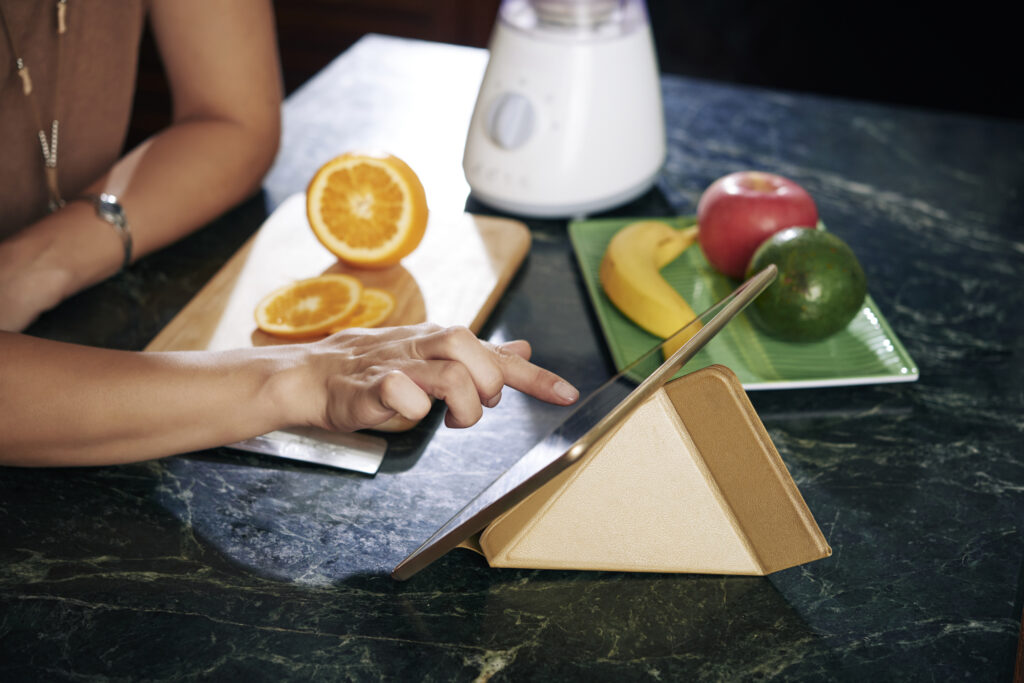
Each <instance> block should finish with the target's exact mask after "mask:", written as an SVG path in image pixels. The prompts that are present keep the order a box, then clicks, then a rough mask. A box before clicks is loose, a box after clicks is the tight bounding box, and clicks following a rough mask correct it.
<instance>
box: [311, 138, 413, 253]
mask: <svg viewBox="0 0 1024 683" xmlns="http://www.w3.org/2000/svg"><path fill="white" fill-rule="evenodd" d="M306 216H307V217H308V218H309V225H310V227H312V228H313V232H314V233H315V234H316V236H317V239H319V240H320V242H321V243H322V244H323V245H324V246H325V247H327V249H329V250H330V251H331V252H332V253H333V254H334V255H335V256H337V257H338V258H339V259H341V260H342V261H343V262H345V263H348V264H350V265H353V266H359V267H362V268H384V267H386V266H391V265H394V264H396V263H398V262H399V261H401V260H402V259H403V258H405V257H406V256H408V255H409V254H410V253H412V251H413V250H414V249H415V248H416V247H417V246H419V243H420V241H421V240H422V239H423V233H424V232H425V231H426V229H427V196H426V193H425V192H424V190H423V184H422V183H420V179H419V178H418V177H417V175H416V173H414V172H413V170H412V169H411V168H409V166H408V165H407V164H406V163H405V162H404V161H402V160H401V159H399V158H398V157H395V156H392V155H390V154H372V153H366V152H350V153H348V154H342V155H341V156H339V157H336V158H335V159H332V160H331V161H328V162H327V163H326V164H324V165H323V166H321V167H320V170H318V171H317V172H316V174H315V175H314V176H313V180H311V181H310V183H309V187H308V188H307V189H306Z"/></svg>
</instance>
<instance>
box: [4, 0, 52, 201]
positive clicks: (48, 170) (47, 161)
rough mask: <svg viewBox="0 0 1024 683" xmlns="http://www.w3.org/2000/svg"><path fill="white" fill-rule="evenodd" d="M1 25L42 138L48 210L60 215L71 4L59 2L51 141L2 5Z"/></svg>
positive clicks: (29, 75) (40, 145)
mask: <svg viewBox="0 0 1024 683" xmlns="http://www.w3.org/2000/svg"><path fill="white" fill-rule="evenodd" d="M0 24H3V29H4V35H5V36H6V38H7V45H8V47H10V49H11V55H12V56H13V57H14V68H15V69H16V70H17V73H18V76H19V77H20V78H21V89H22V92H23V93H24V94H25V98H26V99H27V100H28V102H29V106H30V107H31V109H32V114H33V116H35V123H36V129H37V131H36V135H37V137H38V138H39V151H40V152H41V153H42V157H43V171H44V173H45V175H46V188H47V191H48V192H49V195H50V199H49V204H48V207H47V208H49V210H50V212H53V211H56V210H57V209H59V208H60V207H62V206H64V199H63V197H61V194H60V184H59V183H58V180H57V144H58V142H59V141H60V120H59V119H58V117H57V113H58V111H59V104H60V101H59V97H60V88H59V85H60V63H61V43H62V42H63V41H62V40H61V38H62V37H63V35H64V33H66V32H67V0H57V60H56V67H55V68H54V77H53V119H52V121H51V122H50V136H49V138H47V136H46V132H45V126H44V125H43V115H42V112H41V110H40V108H39V103H38V102H37V101H36V98H35V95H34V94H33V87H32V76H31V74H30V73H29V69H28V64H26V63H25V59H24V57H22V54H21V52H19V51H18V48H17V47H16V45H15V43H14V36H13V35H12V34H11V27H10V25H9V24H8V23H7V15H6V14H5V13H4V8H3V5H0Z"/></svg>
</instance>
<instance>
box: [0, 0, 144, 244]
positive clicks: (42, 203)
mask: <svg viewBox="0 0 1024 683" xmlns="http://www.w3.org/2000/svg"><path fill="white" fill-rule="evenodd" d="M0 3H2V7H3V11H4V16H5V17H6V19H7V25H8V28H9V29H10V32H11V36H12V38H13V39H14V44H15V46H16V47H17V49H18V50H19V51H20V52H21V53H22V54H21V55H19V56H21V57H22V58H23V59H24V61H25V64H26V65H27V66H28V68H29V73H30V74H31V76H32V86H33V96H34V97H35V100H36V102H37V103H38V106H39V110H40V115H41V117H42V122H43V130H44V132H45V133H46V136H47V139H49V135H50V122H51V121H52V120H53V119H54V118H57V119H58V120H59V121H60V136H59V143H58V150H57V151H58V163H57V171H58V178H59V183H60V190H61V195H62V196H63V197H64V198H65V199H71V198H74V197H76V196H77V195H78V194H80V193H81V192H82V190H83V189H84V188H85V187H86V186H87V185H88V184H89V183H91V182H92V181H94V180H95V179H96V178H97V177H99V176H100V175H101V174H102V173H104V172H105V171H106V170H108V169H109V168H110V166H111V165H112V164H113V163H114V162H115V161H116V160H117V159H118V158H119V157H120V156H121V152H122V146H123V145H124V140H125V136H126V135H127V132H128V123H129V118H130V116H131V109H132V97H133V93H134V88H135V73H136V68H137V66H138V53H139V42H140V40H141V38H142V29H143V25H144V21H145V14H146V10H145V6H144V2H143V0H131V1H128V0H106V1H101V0H89V1H84V0H68V3H67V32H66V33H64V34H63V36H61V41H63V42H62V45H61V50H60V69H59V76H60V78H59V83H58V84H57V87H58V88H59V90H58V92H57V94H56V102H57V111H56V114H54V100H55V98H54V79H55V77H56V76H57V71H58V70H57V66H58V65H57V59H56V57H57V11H56V4H57V3H56V0H48V1H37V0H0ZM37 130H38V125H37V121H36V117H35V114H34V113H33V109H32V104H31V102H29V100H28V98H27V97H26V96H25V95H24V93H23V92H22V81H21V78H20V77H19V76H18V73H17V68H16V66H15V58H14V55H13V54H12V52H11V46H10V45H8V42H7V39H6V37H5V36H4V35H3V34H2V33H0V239H2V238H3V237H6V236H8V235H10V234H12V233H13V232H16V231H17V230H19V229H21V228H23V227H24V226H26V225H28V224H30V223H32V222H34V221H36V220H38V219H39V218H40V217H41V216H43V215H45V213H46V207H47V201H48V194H47V191H46V179H45V174H44V170H43V169H44V166H43V157H42V153H41V151H40V144H39V137H38V133H37Z"/></svg>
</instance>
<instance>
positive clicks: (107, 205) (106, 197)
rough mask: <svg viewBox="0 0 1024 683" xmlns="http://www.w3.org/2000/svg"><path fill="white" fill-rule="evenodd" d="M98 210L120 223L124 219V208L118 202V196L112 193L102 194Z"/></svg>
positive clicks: (97, 205) (104, 215) (109, 218)
mask: <svg viewBox="0 0 1024 683" xmlns="http://www.w3.org/2000/svg"><path fill="white" fill-rule="evenodd" d="M96 210H97V211H99V212H100V214H101V215H102V216H103V217H104V218H105V219H106V220H109V221H116V222H118V223H120V222H122V221H123V220H124V209H122V208H121V205H120V204H118V203H117V197H115V196H114V195H112V194H102V195H100V199H99V202H98V203H97V204H96Z"/></svg>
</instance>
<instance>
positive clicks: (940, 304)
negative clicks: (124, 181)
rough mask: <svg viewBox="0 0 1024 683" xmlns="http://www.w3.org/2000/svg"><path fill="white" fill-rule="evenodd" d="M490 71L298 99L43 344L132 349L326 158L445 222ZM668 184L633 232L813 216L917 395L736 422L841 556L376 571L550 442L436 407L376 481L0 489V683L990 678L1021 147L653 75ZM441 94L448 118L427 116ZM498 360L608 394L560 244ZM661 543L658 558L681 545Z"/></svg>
mask: <svg viewBox="0 0 1024 683" xmlns="http://www.w3.org/2000/svg"><path fill="white" fill-rule="evenodd" d="M485 63H486V55H485V53H483V52H481V51H478V50H470V49H466V48H453V47H451V46H439V45H432V44H429V43H418V42H414V41H403V40H397V39H387V38H382V37H374V36H371V37H369V38H367V39H364V40H363V41H361V42H360V43H359V44H357V45H356V46H355V47H354V48H352V50H350V51H349V52H347V53H345V54H344V55H343V56H341V57H340V58H339V59H338V60H337V61H336V62H335V63H333V64H332V65H331V66H330V67H329V68H327V69H326V70H325V71H324V72H322V73H321V74H320V75H319V76H318V77H317V78H316V79H314V80H313V81H311V82H310V83H309V84H308V85H307V86H305V87H304V88H303V89H302V90H300V91H299V92H297V93H296V94H295V95H294V96H292V97H291V98H290V99H289V101H288V102H287V103H286V108H285V131H284V143H283V146H282V151H281V154H280V155H279V158H278V161H277V164H276V165H275V167H274V169H273V170H272V171H271V174H270V175H269V176H268V179H267V183H266V184H265V186H264V194H263V195H262V196H261V197H257V198H255V199H253V200H252V201H249V202H247V203H245V204H244V205H242V206H241V207H239V208H238V209H236V210H235V211H232V212H231V213H229V214H228V215H226V216H225V217H224V218H222V219H220V220H218V221H216V222H215V223H214V224H212V225H211V226H209V227H208V228H207V229H206V230H204V231H202V232H200V233H198V234H197V235H195V236H193V237H190V238H188V239H186V240H183V241H182V242H181V243H179V244H177V245H174V246H172V247H171V248H170V249H168V250H167V251H165V252H162V253H161V254H158V255H155V256H153V257H150V258H147V259H145V260H143V261H142V262H140V263H139V264H136V265H135V266H133V267H132V268H131V269H129V270H128V271H127V272H125V273H123V274H122V275H120V276H118V277H116V278H114V279H113V280H111V281H109V282H107V283H104V284H102V285H100V286H98V287H96V288H94V289H92V290H89V291H87V292H85V293H83V294H81V295H79V296H77V297H75V298H74V299H72V300H70V301H68V302H66V303H65V304H64V305H62V306H61V307H59V308H58V309H57V310H55V311H54V312H52V313H51V314H49V315H47V316H45V317H44V318H43V319H41V320H40V321H39V323H37V324H36V325H35V326H34V327H33V328H32V330H30V332H31V333H32V334H37V335H40V336H46V337H51V338H57V339H64V340H71V341H76V342H80V343H92V344H101V345H106V346H113V347H117V348H128V349H138V348H142V347H143V346H144V345H145V344H146V343H147V342H148V341H149V340H150V339H151V338H152V337H153V336H154V335H155V334H156V333H157V332H158V331H159V330H160V329H161V328H162V327H163V326H164V325H166V323H167V322H168V321H169V320H170V319H171V318H172V317H173V315H174V314H175V313H176V312H177V311H178V310H180V308H181V307H182V306H183V305H184V304H185V303H186V302H187V301H188V300H189V299H190V298H191V297H192V296H193V295H194V294H195V293H196V291H198V289H199V288H200V287H201V286H202V284H203V283H204V282H205V281H206V280H207V279H208V278H209V277H210V276H211V275H212V274H213V273H214V272H215V271H216V269H217V268H218V267H219V266H220V265H221V264H222V263H223V262H224V261H225V260H226V259H227V258H228V256H229V255H230V254H231V253H233V251H234V250H235V249H237V248H238V246H240V244H241V243H242V242H243V241H244V240H245V239H246V238H247V237H248V235H250V234H252V232H253V231H254V230H256V229H257V228H258V226H259V224H260V223H261V221H262V220H263V219H264V218H265V216H266V215H267V213H268V212H269V211H272V210H273V208H274V207H275V206H276V205H277V204H278V203H279V202H280V201H281V200H283V198H285V197H287V196H289V195H290V194H292V193H294V192H296V191H301V190H302V189H303V187H304V186H305V182H306V179H308V177H309V176H310V175H311V173H312V171H313V170H314V169H315V168H316V166H317V165H318V164H319V163H320V162H322V161H323V160H325V159H326V158H327V156H329V155H330V154H331V153H334V152H341V151H344V150H345V149H348V148H353V147H362V146H364V145H368V144H374V145H384V146H387V147H389V148H391V149H392V150H393V151H394V152H396V153H398V154H399V155H405V156H407V157H409V158H410V159H411V160H414V161H415V162H416V163H415V164H414V166H415V167H416V168H422V169H423V174H424V176H425V178H426V182H428V183H429V188H428V189H430V192H431V194H430V196H431V203H432V209H436V210H449V209H452V208H455V209H458V210H462V209H464V208H465V209H469V210H474V211H480V212H489V209H487V207H485V206H483V205H481V204H479V203H477V202H476V201H475V200H474V199H472V198H471V197H468V188H467V187H466V185H465V183H464V180H463V178H462V175H461V168H460V162H461V152H462V147H461V145H462V141H463V139H464V138H463V136H464V130H465V128H464V126H465V123H466V122H467V121H468V116H469V110H470V109H471V107H472V104H473V101H474V99H475V95H476V87H477V84H478V83H479V78H480V75H481V74H482V71H483V68H484V65H485ZM663 86H664V102H665V108H666V119H667V122H668V142H669V150H668V158H667V160H666V164H665V167H664V170H663V172H662V174H661V176H660V177H659V179H658V182H657V185H656V187H655V188H653V189H652V190H651V191H650V192H648V193H647V194H645V195H644V196H642V197H640V198H638V199H637V200H636V201H634V202H632V203H630V204H629V205H626V206H623V207H619V208H618V209H615V210H614V211H611V212H609V214H610V215H619V216H657V215H672V214H689V213H693V212H694V211H695V207H696V202H697V199H698V198H699V196H700V193H701V192H702V190H703V189H704V188H705V187H706V186H707V185H708V184H709V183H710V182H711V181H712V180H714V179H715V178H716V177H718V176H720V175H722V174H724V173H727V172H729V171H733V170H738V169H740V168H753V167H757V168H763V169H768V170H774V171H777V172H780V173H783V174H784V175H788V176H790V177H792V178H793V179H794V180H796V181H798V182H800V183H801V184H803V185H804V186H805V187H807V189H808V190H809V191H810V192H811V194H812V195H813V196H815V198H816V199H817V201H818V203H819V209H820V212H821V215H822V218H823V220H824V221H825V222H826V224H827V225H828V226H829V229H830V230H833V231H835V232H836V233H838V234H840V235H841V236H842V237H843V238H844V239H846V240H847V241H848V242H849V243H850V244H851V246H853V247H854V249H855V251H856V252H857V253H858V255H859V256H860V257H861V260H862V262H863V265H864V267H865V270H866V272H867V274H868V280H869V289H870V292H871V294H872V296H873V297H874V298H875V300H876V301H877V303H878V305H879V307H880V308H881V310H882V311H883V312H884V313H885V315H886V317H887V318H888V320H889V322H890V323H891V324H892V326H893V327H894V329H895V330H896V332H897V334H898V335H899V337H900V339H901V340H902V341H903V343H904V344H905V346H906V347H907V349H908V351H909V352H910V354H911V356H912V357H913V358H914V359H915V360H916V361H917V363H918V365H919V367H920V373H921V378H920V380H919V381H917V382H914V383H909V384H893V385H868V386H858V387H850V388H834V389H817V390H801V391H761V392H751V395H750V397H751V401H752V402H753V404H754V407H755V408H756V409H757V411H758V413H759V415H760V416H761V419H762V421H763V422H764V424H765V426H766V428H767V429H768V432H769V434H770V436H771V438H772V440H773V442H774V443H775V445H776V447H777V448H778V450H779V452H780V454H781V456H782V458H783V460H784V461H785V463H786V465H787V467H788V468H789V470H790V473H791V474H792V476H793V479H794V481H795V482H796V483H797V485H798V487H799V488H800V490H801V492H802V494H803V496H804V498H805V499H806V501H807V504H808V506H809V507H810V509H811V510H812V512H813V513H814V515H815V517H816V519H817V521H818V523H819V525H820V526H821V529H822V531H823V532H824V534H825V536H826V538H827V539H828V541H829V543H830V545H831V546H832V548H833V555H832V556H831V557H830V558H827V559H825V560H821V561H818V562H814V563H811V564H808V565H804V566H800V567H795V568H792V569H789V570H785V571H782V572H779V573H776V574H773V575H771V576H769V577H741V576H701V575H669V574H627V573H615V572H571V571H538V570H492V569H490V568H489V567H488V566H487V565H486V562H485V561H484V560H483V558H481V557H480V556H478V555H475V554H473V553H471V552H469V551H465V550H456V551H453V552H451V553H449V554H448V555H447V556H445V557H444V558H442V559H441V560H439V561H438V562H436V563H435V564H433V565H431V566H430V567H428V568H427V569H425V570H424V571H423V572H421V573H420V574H419V575H417V576H415V577H414V578H413V579H412V580H410V581H408V582H405V583H398V582H395V581H393V580H391V579H390V578H389V577H388V572H389V571H390V569H391V568H392V567H393V566H394V564H395V563H397V562H398V561H399V560H401V559H402V558H403V557H404V556H405V555H406V554H407V553H408V552H410V551H411V550H412V549H414V548H415V547H416V546H417V545H418V544H419V543H420V542H422V541H423V540H424V539H425V538H426V537H427V536H429V534H430V533H431V532H432V531H433V530H434V529H435V528H436V527H437V526H439V525H440V524H441V523H443V522H444V521H445V520H446V519H448V517H449V516H450V515H451V514H453V513H454V512H455V511H457V510H458V509H459V508H460V507H461V506H462V505H463V504H465V503H466V502H467V501H468V500H469V499H470V498H471V497H472V496H473V495H475V494H476V493H477V492H478V491H480V490H481V489H482V488H483V487H485V486H486V485H487V484H488V483H490V481H492V480H493V479H494V478H495V477H497V476H498V475H499V474H500V473H501V472H502V471H504V469H505V468H507V467H508V466H510V465H511V464H512V463H514V462H515V461H516V459H517V458H518V457H519V455H521V454H522V453H524V452H525V451H526V450H527V449H528V448H529V447H530V446H531V445H532V444H533V443H535V442H536V441H537V440H539V439H540V438H541V437H542V436H543V435H544V434H546V433H547V432H548V431H550V430H551V429H552V428H553V427H554V426H555V425H556V424H557V423H558V422H559V421H560V420H561V419H562V418H564V416H565V414H566V413H565V410H564V409H557V408H553V407H550V406H545V405H543V404H540V403H538V402H536V401H533V400H531V399H529V398H527V397H524V396H522V395H520V394H518V393H516V392H514V391H511V390H506V392H505V393H504V397H503V400H502V402H501V404H500V405H499V406H498V407H497V408H495V409H493V410H488V411H487V412H486V415H485V417H484V419H483V420H482V421H481V422H480V423H479V424H478V425H476V426H475V427H473V428H472V429H470V430H465V431H458V430H449V429H447V428H445V427H444V426H443V423H442V421H441V417H442V414H441V411H440V410H435V411H434V412H433V413H432V414H431V415H430V416H429V417H428V418H427V419H426V420H425V421H424V422H423V423H422V424H421V425H419V426H418V427H417V428H416V429H414V430H412V431H410V432H408V433H405V434H401V435H393V436H389V437H388V439H389V450H388V454H387V456H386V459H385V463H384V465H383V467H382V469H381V471H380V472H379V473H378V474H377V475H376V476H374V477H367V476H365V475H360V474H355V473H350V472H342V471H334V470H329V469H326V468H320V467H315V466H307V465H302V464H298V463H290V462H285V461H277V460H274V459H271V458H265V457H262V456H256V455H252V454H245V453H240V452H236V451H232V450H230V449H225V448H221V449H213V450H210V451H206V452H202V453H188V454H182V455H180V456H176V457H172V458H168V459H165V460H162V461H157V462H150V463H142V464H136V465H126V466H122V467H109V468H87V469H59V470H41V471H40V470H18V469H10V468H5V469H0V679H2V680H10V681H22V680H26V681H27V680H133V681H143V680H146V681H183V680H189V681H191V680H241V679H245V680H274V681H280V680H356V681H362V680H366V681H376V680H426V681H452V680H465V681H487V680H493V681H505V680H516V681H520V680H575V679H586V680H590V681H623V680H652V681H678V680H723V681H732V680H751V679H779V680H787V681H791V680H797V681H804V680H806V681H818V680H827V681H832V680H926V681H932V680H940V681H946V680H962V679H978V680H1008V679H1009V678H1010V677H1011V675H1012V670H1013V660H1014V654H1015V649H1016V643H1017V638H1018V634H1019V632H1020V617H1021V608H1022V594H1024V591H1022V587H1024V585H1022V573H1021V572H1022V570H1021V568H1022V566H1024V562H1022V560H1024V542H1022V541H1024V539H1022V532H1021V529H1022V524H1024V458H1022V444H1024V439H1022V436H1024V418H1022V415H1024V392H1022V390H1021V387H1022V386H1024V362H1022V343H1024V323H1022V322H1021V321H1022V317H1021V316H1020V315H1019V314H1018V312H1019V311H1021V310H1024V293H1022V291H1024V290H1022V288H1021V287H1020V273H1021V272H1024V231H1022V228H1021V226H1022V225H1024V204H1022V202H1021V193H1020V188H1021V187H1024V163H1022V162H1024V126H1022V125H1020V124H1017V123H1012V122H1006V121H999V120H994V119H983V118H974V117H967V116H960V115H950V114H940V113H935V112H929V111H922V110H915V109H905V108H895V107H888V106H880V105H876V104H872V103H865V102H856V101H847V100H838V99H830V98H822V97H813V96H806V95H799V94H795V93H779V92H772V91H766V90H759V89H755V88H741V87H734V86H727V85H723V84H719V83H713V82H707V81H699V80H695V79H687V78H682V77H675V76H665V77H664V78H663ZM437 93H443V94H444V96H437ZM529 226H530V228H531V232H532V234H533V246H532V249H531V252H530V255H529V256H528V258H527V260H526V262H525V263H524V265H523V267H522V269H521V271H520V272H519V273H518V275H517V276H516V278H515V280H514V281H513V283H512V285H511V287H510V289H509V291H508V293H507V294H506V295H505V297H504V298H503V300H502V301H501V302H500V304H499V306H498V307H497V309H496V310H495V313H494V315H493V316H492V319H491V321H490V322H489V324H488V326H487V327H486V328H485V330H484V334H485V335H486V336H490V337H491V338H493V339H495V340H504V339H512V338H517V337H525V338H528V339H530V340H531V342H532V343H533V346H534V357H535V359H536V360H537V361H538V362H540V363H541V364H543V365H545V366H548V367H551V368H554V369H556V370H558V371H559V372H561V373H563V374H564V375H566V376H567V377H568V378H569V379H570V380H571V381H573V382H575V383H577V384H578V385H579V386H580V387H581V389H582V390H583V391H584V393H589V392H591V391H593V390H594V389H596V388H597V387H598V386H599V385H600V384H601V383H602V382H603V381H604V380H605V379H607V378H608V377H609V375H610V373H611V371H612V364H611V360H610V358H609V355H608V352H607V349H606V347H605V346H604V342H603V340H602V338H601V332H600V328H599V326H598V324H597V321H596V318H595V317H594V314H593V312H592V311H591V310H590V307H589V303H588V299H587V296H586V294H585V291H584V287H583V283H582V280H581V278H580V276H579V273H578V270H577V268H576V264H575V260H574V258H573V255H572V252H571V248H570V245H569V242H568V239H567V235H566V232H565V225H564V221H554V220H547V221H542V220H537V221H529ZM666 539H667V542H670V539H671V530H666Z"/></svg>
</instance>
